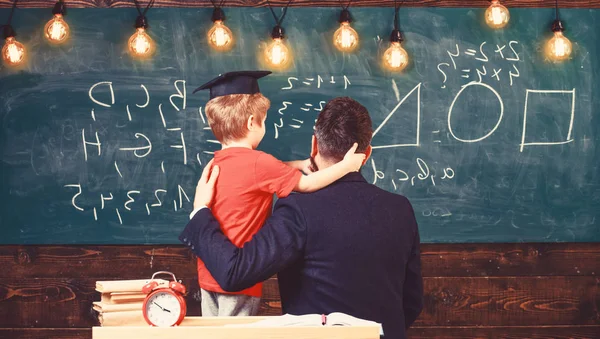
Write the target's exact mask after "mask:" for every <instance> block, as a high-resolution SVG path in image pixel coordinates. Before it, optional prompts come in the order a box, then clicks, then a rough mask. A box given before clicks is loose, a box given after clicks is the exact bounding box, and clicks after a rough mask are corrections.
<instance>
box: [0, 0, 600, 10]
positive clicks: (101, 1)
mask: <svg viewBox="0 0 600 339" xmlns="http://www.w3.org/2000/svg"><path fill="white" fill-rule="evenodd" d="M270 1H271V4H272V5H273V6H274V7H284V6H285V5H286V4H287V3H288V2H289V0H270ZM215 2H217V3H221V0H218V1H215ZM398 2H399V3H400V2H401V0H399V1H398ZM12 3H13V0H0V8H1V7H10V6H12ZM54 3H56V0H19V2H18V7H19V8H52V7H53V6H54ZM65 3H66V4H67V8H80V7H114V8H117V7H134V6H135V5H134V2H133V0H65ZM140 3H141V4H146V3H148V1H147V0H140ZM341 3H343V4H344V5H346V4H348V0H342V1H340V0H292V2H291V4H290V7H340V6H341ZM502 4H503V5H505V6H507V7H554V5H555V0H502ZM489 5H490V2H489V1H488V0H407V1H404V6H409V7H487V6H489ZM559 5H560V7H561V8H600V0H561V1H559ZM223 6H224V7H240V6H243V7H266V6H268V4H267V0H225V1H224V2H223ZM393 6H394V0H354V1H352V2H351V7H393ZM154 7H213V5H212V3H211V1H210V0H156V1H155V3H154Z"/></svg>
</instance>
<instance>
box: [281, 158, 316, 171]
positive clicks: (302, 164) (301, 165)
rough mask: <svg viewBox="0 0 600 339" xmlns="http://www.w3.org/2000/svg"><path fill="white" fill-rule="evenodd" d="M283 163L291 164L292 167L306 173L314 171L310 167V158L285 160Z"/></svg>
mask: <svg viewBox="0 0 600 339" xmlns="http://www.w3.org/2000/svg"><path fill="white" fill-rule="evenodd" d="M283 163H284V164H286V165H288V166H290V167H291V168H295V169H297V170H299V171H302V172H304V173H312V171H310V169H309V168H310V159H305V160H293V161H284V162H283ZM307 169H308V171H307Z"/></svg>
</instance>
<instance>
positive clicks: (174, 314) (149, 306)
mask: <svg viewBox="0 0 600 339" xmlns="http://www.w3.org/2000/svg"><path fill="white" fill-rule="evenodd" d="M146 315H147V317H148V320H149V321H150V322H151V323H152V324H153V325H154V326H159V327H169V326H173V325H175V324H176V323H177V320H178V319H179V316H180V315H181V304H180V303H179V300H178V299H177V297H176V296H175V295H174V294H172V293H169V292H157V293H156V294H154V295H152V296H151V297H150V298H149V299H148V302H147V303H146Z"/></svg>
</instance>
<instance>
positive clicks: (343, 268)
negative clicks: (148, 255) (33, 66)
mask: <svg viewBox="0 0 600 339" xmlns="http://www.w3.org/2000/svg"><path fill="white" fill-rule="evenodd" d="M371 137H372V125H371V118H370V117H369V113H368V111H367V110H366V108H365V107H363V106H362V105H360V104H359V103H358V102H356V101H354V100H352V99H350V98H336V99H333V100H331V101H330V102H329V103H328V104H327V105H326V106H325V107H324V109H323V111H322V112H321V113H320V114H319V117H318V119H317V123H316V126H315V135H314V137H313V139H312V151H311V159H314V166H315V167H316V169H318V170H324V169H327V168H329V167H331V166H333V165H335V164H336V163H339V161H340V160H341V159H343V157H344V153H345V150H346V149H348V147H350V146H351V145H352V144H353V143H354V142H357V143H358V150H357V151H358V152H363V153H364V154H365V155H366V156H367V157H368V156H369V155H370V154H371V145H370V142H371ZM220 171H221V169H220V168H219V166H216V165H215V166H214V167H213V169H212V173H211V174H210V180H209V179H208V177H209V172H210V166H207V167H206V168H205V169H204V172H203V173H202V178H200V181H199V182H198V187H197V189H196V197H195V199H194V208H195V209H194V211H193V212H192V220H191V221H190V223H189V224H188V225H187V226H186V228H185V230H184V231H183V232H182V233H181V235H180V237H179V239H180V240H181V241H182V242H183V243H184V244H186V245H187V246H189V247H190V248H191V249H192V251H193V252H194V253H195V254H196V255H198V256H199V257H200V258H202V260H204V262H205V264H206V267H207V268H208V269H209V270H210V272H211V273H212V275H213V277H214V278H215V279H216V280H217V281H218V282H219V284H220V285H221V287H222V288H223V289H225V290H227V291H238V290H242V289H244V288H247V287H248V286H252V285H253V284H256V283H257V282H260V281H264V280H266V279H268V278H269V277H271V276H272V275H273V274H275V273H278V277H279V278H278V280H279V289H280V293H281V302H282V308H283V312H284V313H290V314H295V315H301V314H315V313H316V314H329V313H333V312H343V313H346V314H349V315H352V316H354V317H358V318H362V319H367V320H372V321H376V322H379V323H381V324H382V325H383V331H384V334H385V337H386V338H405V337H406V329H407V328H408V327H409V326H410V325H411V324H412V323H413V322H414V321H415V319H416V318H417V316H418V315H419V313H420V312H421V309H422V305H423V300H422V299H423V287H422V278H421V267H420V266H421V264H420V254H419V231H418V228H417V223H416V220H415V216H414V212H413V209H412V207H411V205H410V203H409V202H408V200H407V199H406V198H405V197H403V196H401V195H396V194H392V193H390V192H387V191H384V190H382V189H380V188H378V187H376V186H374V185H371V184H369V183H367V181H366V180H365V179H364V178H363V176H362V175H361V174H360V173H357V172H353V173H349V174H347V175H346V176H344V177H343V178H341V179H340V180H338V181H337V182H335V183H334V184H332V185H329V186H328V187H326V188H324V189H322V190H320V191H317V192H314V193H310V194H292V195H290V196H288V197H287V198H284V199H279V200H278V201H277V204H276V207H275V211H274V212H273V215H272V216H271V217H270V218H268V219H267V221H266V223H265V225H264V226H263V227H262V228H261V229H260V230H259V231H258V232H257V233H256V234H255V235H254V236H253V238H252V240H250V241H249V242H247V243H246V244H244V246H243V247H242V248H238V247H236V246H234V245H233V244H232V243H231V242H230V241H229V240H228V239H227V237H225V236H224V235H223V233H222V231H221V227H220V225H219V222H218V221H217V220H216V219H215V218H214V217H213V215H212V213H211V210H210V209H209V208H205V207H206V206H208V207H211V203H212V200H213V199H212V196H213V188H214V185H215V182H216V181H217V176H219V175H220V174H219V173H220ZM221 173H222V171H221ZM219 180H221V179H220V178H219ZM223 226H226V225H223Z"/></svg>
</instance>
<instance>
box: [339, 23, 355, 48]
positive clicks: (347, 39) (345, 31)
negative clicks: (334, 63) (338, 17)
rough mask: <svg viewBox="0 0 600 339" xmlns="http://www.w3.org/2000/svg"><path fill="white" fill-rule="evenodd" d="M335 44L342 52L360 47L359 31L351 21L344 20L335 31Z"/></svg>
mask: <svg viewBox="0 0 600 339" xmlns="http://www.w3.org/2000/svg"><path fill="white" fill-rule="evenodd" d="M333 44H334V45H335V47H337V49H339V50H340V51H342V52H352V51H353V50H354V49H355V48H356V47H358V33H356V31H355V30H354V29H353V28H352V27H350V23H349V22H342V23H341V25H340V28H338V29H337V31H335V33H333Z"/></svg>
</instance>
